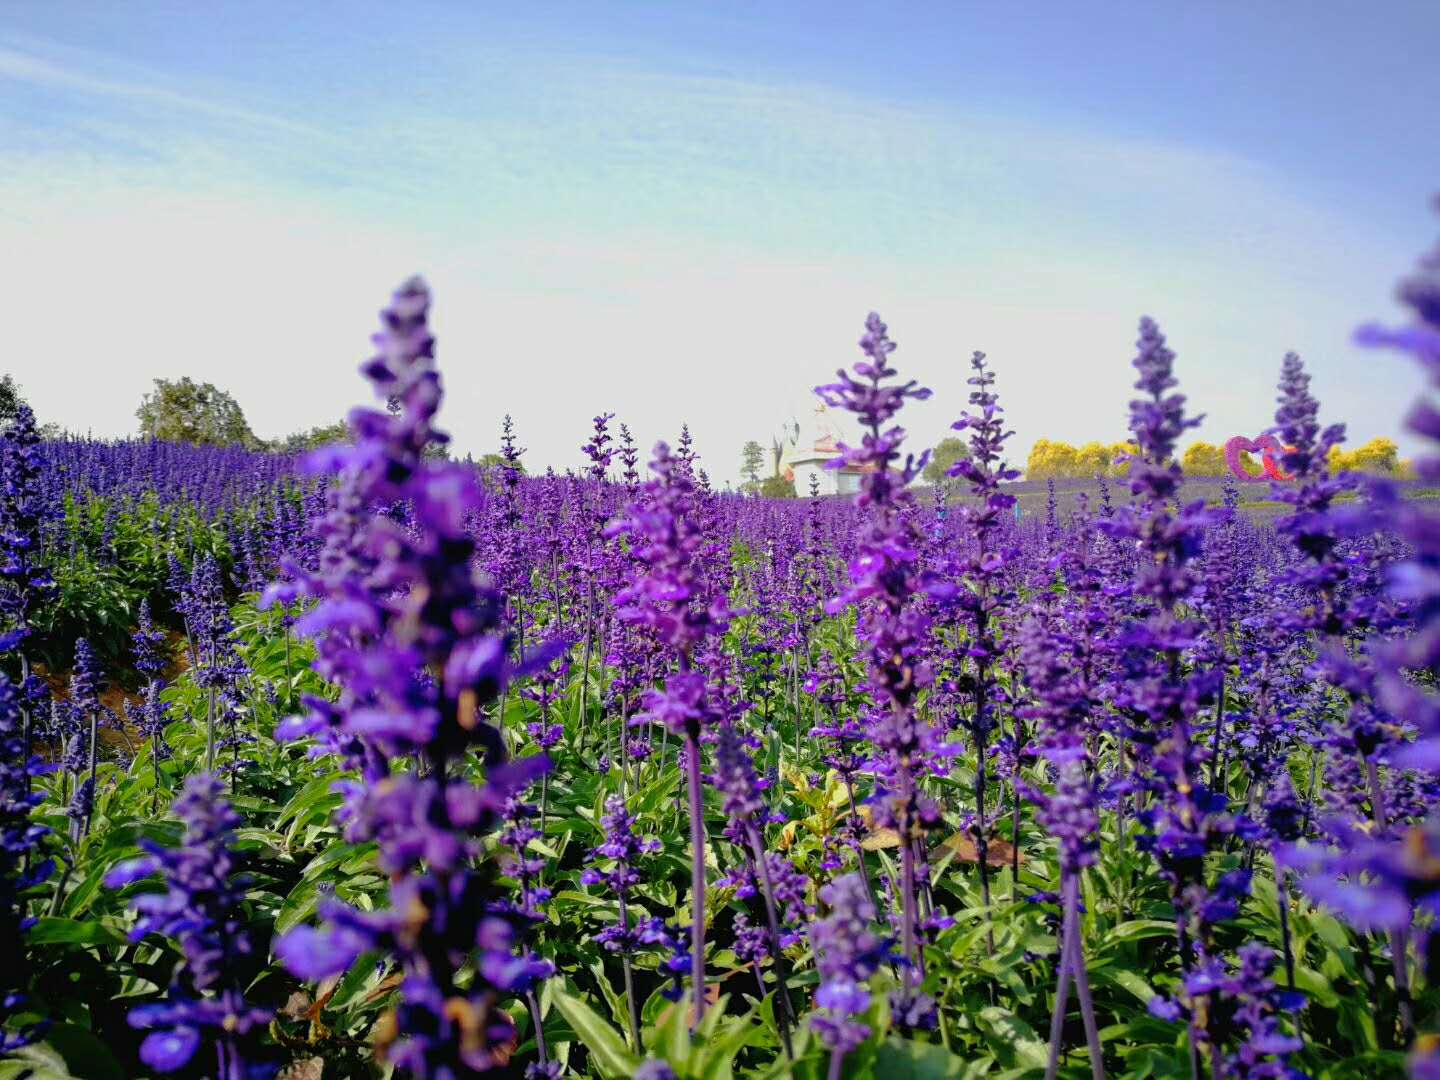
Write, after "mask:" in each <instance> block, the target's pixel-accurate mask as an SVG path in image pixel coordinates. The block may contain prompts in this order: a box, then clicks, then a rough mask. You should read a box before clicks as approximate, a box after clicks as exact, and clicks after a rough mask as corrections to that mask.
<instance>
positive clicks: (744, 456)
mask: <svg viewBox="0 0 1440 1080" xmlns="http://www.w3.org/2000/svg"><path fill="white" fill-rule="evenodd" d="M764 463H765V448H764V447H763V446H761V445H760V444H759V443H758V442H756V441H755V440H754V439H751V440H750V441H749V442H747V443H746V444H745V445H744V446H743V447H741V449H740V475H741V476H743V477H744V478H745V486H747V488H754V487H755V486H756V485H757V484H759V483H760V469H761V467H762V466H763V465H764Z"/></svg>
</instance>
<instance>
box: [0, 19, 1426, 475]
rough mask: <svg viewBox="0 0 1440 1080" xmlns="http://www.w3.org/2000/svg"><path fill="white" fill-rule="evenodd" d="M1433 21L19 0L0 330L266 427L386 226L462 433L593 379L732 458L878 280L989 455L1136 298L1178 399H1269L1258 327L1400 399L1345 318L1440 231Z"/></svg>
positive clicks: (338, 339)
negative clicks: (1157, 327) (1006, 422)
mask: <svg viewBox="0 0 1440 1080" xmlns="http://www.w3.org/2000/svg"><path fill="white" fill-rule="evenodd" d="M1082 7H1083V8H1084V9H1085V10H1082ZM1437 36H1440V6H1437V5H1435V4H1432V3H1416V4H1398V3H1396V4H1385V3H1381V4H1371V5H1365V6H1364V7H1363V8H1362V6H1360V5H1355V4H1345V3H1306V4H1300V3H1284V2H1267V3H1265V4H1258V5H1257V4H1240V3H1219V4H1211V5H1203V6H1202V5H1188V6H1181V5H1155V4H1138V3H1135V4H1132V3H1123V4H1122V3H1113V4H1096V5H1064V4H1058V3H1054V4H1051V3H1035V4H1026V5H994V4H983V5H982V4H960V3H914V4H893V5H877V4H865V5H859V4H853V5H849V4H843V3H831V4H826V5H819V4H809V3H804V4H775V3H771V4H748V3H730V4H724V5H709V4H679V3H648V4H642V3H600V2H594V0H592V2H590V3H574V4H538V3H537V4H527V5H505V6H501V5H489V4H485V5H482V4H468V3H467V4H461V3H454V4H442V3H428V4H426V3H409V4H406V5H381V4H364V3H352V4H326V3H312V4H303V5H302V4H284V5H282V4H269V3H245V4H239V3H236V4H219V3H217V4H207V5H193V4H183V3H173V4H144V3H137V4H126V5H118V4H112V3H96V4H78V3H69V2H63V0H59V2H57V0H46V2H43V3H27V2H24V0H22V2H19V3H16V2H15V0H12V2H11V3H9V4H7V5H6V6H5V7H4V8H3V9H0V289H3V290H4V295H5V296H6V297H7V300H8V301H9V304H8V305H7V306H8V307H9V308H10V310H11V311H12V312H15V313H19V318H18V319H16V318H15V317H14V316H13V315H12V325H11V326H10V327H9V334H8V335H7V336H8V338H9V344H10V348H9V350H7V351H9V353H10V357H9V358H8V359H7V361H6V367H7V369H8V370H12V371H13V372H14V374H15V375H16V377H17V378H18V379H19V380H20V381H21V383H22V385H24V386H25V388H26V389H27V390H28V391H29V393H30V395H31V397H32V399H33V401H34V403H35V404H36V407H37V409H38V411H39V412H40V413H41V415H42V418H53V419H56V420H58V421H60V422H62V423H65V424H67V425H68V426H71V427H74V428H78V429H82V430H83V429H90V430H93V431H95V432H96V433H97V434H119V433H123V432H127V431H129V430H131V429H132V427H133V418H132V417H133V410H134V408H135V405H136V404H138V401H139V398H140V396H141V394H142V393H143V392H144V390H145V389H146V388H147V387H148V385H149V380H150V379H151V378H153V377H155V376H165V377H174V376H178V375H181V374H189V375H192V376H194V377H197V378H204V379H209V380H211V381H214V382H215V383H217V384H218V385H220V386H223V387H225V388H227V389H229V390H231V392H232V393H234V394H235V396H236V397H237V398H238V399H239V400H240V402H241V404H242V405H243V406H244V408H245V410H246V412H247V415H248V416H249V417H250V419H251V423H252V426H253V427H254V428H255V429H256V431H257V432H259V433H260V434H263V435H274V434H281V433H283V432H285V431H288V430H293V429H295V428H298V427H302V426H309V425H311V424H314V423H321V422H326V421H328V420H329V419H331V418H332V417H334V416H335V415H337V414H339V413H341V412H343V411H344V410H345V409H346V408H348V407H349V406H350V405H352V404H354V403H355V402H356V401H357V400H360V399H361V397H362V395H363V388H362V386H361V383H360V381H359V379H358V377H356V376H355V374H354V369H355V364H356V363H357V362H358V361H359V360H360V359H362V358H363V356H364V353H365V348H366V343H367V336H368V333H369V332H370V329H371V326H372V322H373V317H374V311H375V310H376V308H377V307H378V306H379V305H380V304H381V303H382V302H383V300H384V298H385V296H386V294H387V292H388V290H389V288H390V287H391V286H392V285H393V284H394V283H395V282H397V281H398V280H399V279H400V278H402V277H403V276H405V275H406V274H408V273H410V272H412V271H416V270H419V271H422V272H424V273H425V274H426V275H427V276H428V277H429V278H430V280H431V283H432V286H433V287H434V289H435V292H436V297H437V301H436V303H437V307H436V314H435V321H436V325H437V331H438V333H439V335H440V357H441V364H442V370H443V371H444V374H445V377H446V381H447V387H448V389H449V393H450V396H449V399H448V404H447V410H446V420H447V422H448V424H449V426H450V428H451V429H452V430H453V431H454V433H455V435H456V440H457V444H458V445H459V446H460V447H461V448H462V449H471V450H474V451H476V452H482V451H484V450H488V449H491V448H493V446H494V444H495V442H496V441H497V432H498V427H499V420H500V417H501V416H502V415H503V414H504V413H505V412H507V411H508V412H511V413H513V414H514V416H515V418H516V422H517V425H518V427H519V429H520V432H521V434H522V437H523V441H524V443H525V444H526V445H527V446H528V447H529V448H530V453H531V458H532V463H534V464H537V465H544V464H554V465H556V466H557V467H565V466H568V465H574V464H577V463H578V462H579V453H578V445H579V443H580V442H581V441H583V439H584V437H585V435H586V428H587V425H588V418H589V417H590V416H591V415H593V414H594V413H596V412H598V411H602V410H606V411H612V410H613V411H615V412H617V413H618V414H619V415H620V418H621V419H624V420H627V421H629V422H630V424H631V426H632V427H633V428H634V429H635V431H636V433H637V435H638V436H639V437H640V438H641V439H642V440H643V441H645V442H646V443H649V442H651V441H653V440H654V439H655V438H658V437H673V435H674V433H675V432H676V430H677V429H678V427H679V424H680V422H681V421H688V422H689V423H690V425H691V427H692V428H693V429H694V431H695V433H696V436H697V440H698V442H699V445H700V449H701V451H702V453H703V454H704V455H705V456H706V458H707V460H708V464H709V466H710V468H711V470H712V472H713V473H714V474H715V475H716V476H717V477H720V478H731V477H733V476H734V475H735V473H736V471H737V467H738V454H739V447H740V444H741V443H742V442H743V441H744V440H745V439H746V438H751V437H754V438H758V439H760V440H761V441H762V442H763V441H766V439H767V438H768V436H769V434H770V433H771V432H772V431H774V430H776V429H777V428H778V426H779V424H780V423H781V422H782V421H783V420H784V419H785V418H786V416H788V415H789V414H790V413H791V412H797V413H800V414H802V416H803V414H804V413H805V412H806V411H807V410H808V409H809V408H810V403H809V399H808V396H807V395H808V389H809V387H811V386H813V385H814V384H815V383H817V382H820V381H823V380H825V379H826V378H827V377H828V376H829V374H830V373H831V372H832V371H833V370H834V368H835V367H836V366H838V365H840V364H848V363H849V362H851V361H852V360H853V358H854V355H855V349H854V342H855V339H856V338H857V337H858V334H859V329H860V325H861V323H862V321H863V319H864V316H865V313H866V312H867V311H868V310H869V309H870V308H872V307H873V308H877V309H878V310H879V311H880V312H881V313H882V315H883V316H884V317H885V318H886V320H887V321H888V322H889V323H890V325H891V329H892V333H893V336H894V337H895V338H896V339H897V340H898V341H899V342H900V346H901V348H900V351H899V352H898V353H897V354H896V357H895V359H896V361H897V363H898V365H899V366H900V368H901V370H902V372H904V373H905V374H906V375H910V376H914V377H916V378H919V379H920V380H921V381H922V382H924V383H925V384H926V385H929V386H931V387H932V388H934V389H935V391H936V395H935V397H934V398H933V399H932V400H931V401H930V402H928V403H925V404H924V405H921V406H918V407H916V408H915V409H914V410H913V413H912V414H911V415H909V416H908V417H907V426H908V427H909V428H910V430H911V431H912V432H913V434H914V437H915V439H916V442H917V443H920V444H927V443H930V442H933V441H934V440H935V439H938V438H939V437H940V436H941V435H942V434H944V432H945V429H946V427H947V425H948V424H949V422H950V421H951V420H952V419H953V418H954V417H955V416H956V415H957V414H958V413H959V412H960V411H961V410H962V409H963V408H964V394H965V392H966V387H965V385H964V379H965V376H966V370H965V364H966V362H967V360H968V357H969V354H970V352H971V350H972V349H976V348H979V349H984V350H985V351H987V352H988V353H989V354H990V356H991V358H992V360H993V362H994V366H995V368H996V370H997V372H998V374H999V379H1000V381H999V390H1000V392H1001V395H1002V402H1003V403H1004V404H1005V405H1006V406H1007V409H1008V413H1009V417H1010V420H1011V423H1012V425H1013V426H1014V427H1015V429H1016V431H1017V435H1016V439H1015V442H1014V448H1015V456H1016V457H1018V458H1020V459H1022V460H1023V457H1024V453H1025V451H1026V450H1027V449H1028V447H1029V444H1030V443H1031V442H1033V440H1034V439H1036V438H1039V437H1048V438H1062V439H1069V440H1072V441H1082V440H1088V439H1092V438H1095V439H1106V440H1113V439H1119V438H1121V437H1122V436H1123V434H1124V431H1123V425H1124V417H1125V403H1126V401H1127V400H1128V398H1129V396H1130V394H1129V383H1130V382H1131V381H1132V373H1131V370H1130V368H1129V366H1128V364H1129V359H1130V357H1131V355H1132V352H1133V347H1132V342H1133V339H1134V336H1135V322H1136V320H1137V318H1138V317H1139V316H1140V315H1141V314H1150V315H1153V316H1154V317H1156V318H1157V319H1158V320H1159V321H1160V323H1161V326H1162V327H1163V328H1164V329H1165V331H1166V332H1167V333H1168V334H1169V336H1170V339H1171V343H1172V345H1173V346H1174V348H1175V349H1176V351H1177V353H1178V354H1179V361H1178V374H1179V376H1180V379H1181V385H1182V389H1183V390H1184V391H1185V392H1187V393H1188V394H1189V395H1190V398H1191V400H1192V403H1193V405H1194V406H1195V407H1196V408H1197V409H1198V410H1202V411H1205V412H1206V413H1207V414H1208V415H1209V420H1208V421H1207V424H1206V426H1205V428H1204V429H1202V432H1201V435H1202V437H1206V438H1209V439H1212V440H1213V441H1221V440H1223V439H1224V438H1226V437H1228V436H1229V435H1232V434H1239V433H1244V434H1254V433H1257V432H1258V431H1259V430H1261V429H1262V428H1263V427H1265V426H1266V425H1267V424H1268V422H1269V417H1270V414H1271V412H1272V411H1273V404H1272V398H1273V389H1272V387H1273V384H1274V380H1275V374H1276V372H1277V370H1278V367H1279V361H1280V357H1281V355H1282V354H1283V353H1284V351H1285V350H1287V349H1291V348H1293V349H1296V350H1298V351H1300V352H1301V354H1302V355H1304V356H1305V358H1306V360H1307V362H1308V363H1309V365H1310V366H1311V368H1312V369H1313V371H1314V373H1315V386H1316V389H1317V391H1318V393H1319V395H1320V397H1321V400H1322V402H1323V403H1324V405H1325V415H1326V416H1327V417H1328V418H1331V419H1340V420H1345V421H1347V422H1349V424H1350V426H1351V430H1352V435H1353V437H1354V438H1356V439H1358V440H1363V439H1366V438H1369V437H1371V436H1374V435H1382V434H1383V435H1391V436H1395V435H1398V434H1399V426H1400V425H1399V419H1398V418H1399V415H1400V413H1401V412H1402V411H1403V409H1404V407H1405V405H1406V403H1407V402H1408V401H1409V400H1410V399H1411V398H1412V397H1413V396H1414V395H1415V393H1416V392H1417V390H1418V386H1419V380H1418V379H1417V377H1416V373H1414V372H1413V371H1411V370H1409V369H1407V368H1406V367H1405V364H1404V361H1403V360H1400V359H1396V358H1395V357H1393V356H1390V355H1387V354H1378V353H1368V352H1365V351H1362V350H1357V349H1355V348H1353V347H1352V346H1351V345H1350V344H1349V342H1348V337H1349V331H1350V329H1351V327H1352V326H1353V325H1354V324H1356V323H1357V322H1359V321H1361V320H1364V319H1367V318H1370V317H1375V316H1380V317H1393V315H1394V307H1393V305H1392V303H1391V301H1390V293H1391V288H1392V284H1393V282H1394V280H1395V278H1396V277H1397V276H1399V275H1400V274H1401V273H1402V272H1404V271H1405V270H1406V269H1407V268H1408V267H1409V266H1410V264H1411V263H1412V261H1413V259H1414V257H1415V256H1416V255H1417V254H1418V253H1419V252H1420V251H1421V250H1422V249H1423V248H1425V247H1426V246H1427V245H1428V243H1429V241H1430V239H1431V238H1432V237H1433V235H1434V233H1435V231H1436V224H1437V222H1436V219H1435V218H1434V217H1433V216H1432V215H1431V214H1430V212H1429V210H1428V199H1429V196H1430V194H1431V193H1432V192H1433V191H1434V190H1436V189H1437V188H1440V140H1436V139H1435V138H1434V137H1433V102H1434V101H1436V100H1437V99H1440V69H1437V68H1436V67H1435V65H1434V64H1433V58H1432V56H1431V55H1430V54H1428V53H1427V51H1426V50H1427V48H1428V47H1433V42H1434V41H1435V40H1437Z"/></svg>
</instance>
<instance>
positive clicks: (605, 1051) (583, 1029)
mask: <svg viewBox="0 0 1440 1080" xmlns="http://www.w3.org/2000/svg"><path fill="white" fill-rule="evenodd" d="M555 1007H556V1008H557V1009H559V1010H560V1015H561V1016H563V1017H565V1021H566V1023H568V1024H569V1025H570V1026H571V1028H573V1029H574V1031H575V1034H576V1035H578V1036H579V1037H580V1041H581V1042H582V1043H584V1045H585V1049H586V1050H588V1051H589V1052H590V1057H591V1060H593V1061H594V1062H595V1064H596V1065H597V1066H599V1068H600V1071H601V1073H602V1074H604V1075H605V1076H616V1077H624V1076H630V1075H631V1074H633V1073H634V1072H635V1069H636V1068H637V1067H638V1066H639V1064H640V1060H639V1058H637V1057H636V1056H635V1055H634V1054H632V1053H630V1051H629V1050H628V1049H626V1047H625V1040H624V1039H622V1038H621V1037H620V1034H619V1033H618V1032H617V1031H616V1030H615V1029H614V1028H612V1027H611V1026H610V1025H609V1024H607V1023H606V1022H605V1021H604V1020H602V1019H601V1018H600V1015H599V1014H598V1013H597V1012H596V1011H595V1010H594V1009H592V1008H590V1006H589V1005H587V1004H585V1002H584V1001H582V1000H581V999H580V998H578V997H573V996H572V995H571V994H569V993H568V992H567V991H565V990H561V989H559V988H558V987H557V988H556V989H555Z"/></svg>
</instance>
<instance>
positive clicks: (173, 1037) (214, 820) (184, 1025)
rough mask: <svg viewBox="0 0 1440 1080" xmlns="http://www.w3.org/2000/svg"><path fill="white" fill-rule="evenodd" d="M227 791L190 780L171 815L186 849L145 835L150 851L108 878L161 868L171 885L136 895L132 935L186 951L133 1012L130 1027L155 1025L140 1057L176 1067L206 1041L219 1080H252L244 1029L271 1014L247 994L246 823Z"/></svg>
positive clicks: (115, 880) (116, 880) (203, 777)
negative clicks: (240, 865) (241, 857)
mask: <svg viewBox="0 0 1440 1080" xmlns="http://www.w3.org/2000/svg"><path fill="white" fill-rule="evenodd" d="M223 790H224V789H223V787H222V786H221V784H220V781H219V780H217V779H216V778H215V777H213V776H210V775H209V774H205V773H202V774H199V775H196V776H193V777H191V778H190V779H189V780H188V781H187V782H186V784H185V790H184V791H183V792H182V794H181V795H180V797H179V798H178V799H177V800H176V801H175V808H174V809H175V814H176V816H177V817H179V818H180V819H181V821H183V822H184V823H185V835H184V839H183V841H182V843H181V846H180V847H178V848H166V847H162V846H161V845H159V844H156V843H153V842H151V841H142V842H141V846H142V847H143V848H144V849H145V850H146V851H147V852H148V853H149V854H147V855H145V856H142V857H141V858H138V859H133V860H131V861H129V862H125V863H121V864H119V865H118V866H116V867H115V868H114V869H113V870H111V871H110V873H109V874H107V875H106V878H105V884H106V885H108V886H109V887H110V888H112V889H118V888H122V887H124V886H126V885H131V884H133V883H135V882H137V881H142V880H144V879H146V878H149V877H151V876H153V875H155V874H159V875H161V876H162V877H163V878H164V880H165V884H166V891H165V892H163V893H144V894H142V895H140V896H138V897H136V898H135V900H134V901H133V902H132V907H133V908H134V909H135V911H136V912H137V913H138V914H139V916H140V918H139V920H138V921H137V922H136V924H135V928H134V929H133V930H132V931H131V933H130V939H131V940H132V941H135V942H139V941H140V940H142V939H143V938H145V937H146V936H147V935H149V934H158V935H160V936H162V937H169V938H173V939H175V941H176V943H177V944H178V945H179V946H180V950H181V952H182V953H183V955H184V963H183V964H182V965H181V967H180V968H179V969H177V971H176V974H175V978H174V981H173V982H172V983H171V985H170V990H169V993H168V995H167V998H166V1000H165V1001H163V1002H161V1003H158V1004H153V1005H141V1006H139V1007H138V1008H135V1009H132V1010H131V1011H130V1017H129V1019H130V1023H131V1025H132V1026H134V1027H137V1028H144V1029H153V1030H151V1033H150V1034H149V1035H147V1036H146V1037H145V1041H144V1042H143V1043H142V1044H141V1047H140V1058H141V1060H143V1061H144V1062H145V1064H147V1065H149V1066H150V1067H151V1068H153V1069H155V1070H157V1071H159V1072H165V1073H169V1072H176V1071H178V1070H180V1069H183V1068H184V1067H185V1066H187V1065H188V1064H189V1063H190V1061H191V1060H192V1059H193V1058H194V1057H195V1055H196V1053H198V1052H199V1050H200V1048H201V1047H202V1046H204V1045H207V1044H208V1045H209V1046H210V1047H211V1048H212V1049H213V1051H214V1054H215V1061H216V1064H215V1066H214V1068H215V1072H214V1074H213V1075H214V1076H216V1077H217V1078H218V1080H249V1078H250V1077H252V1076H254V1075H255V1072H254V1067H255V1066H254V1063H253V1062H247V1057H248V1055H247V1054H246V1053H245V1052H244V1046H243V1043H244V1041H245V1036H246V1035H248V1034H249V1033H250V1032H251V1031H254V1030H257V1029H258V1030H262V1031H263V1030H264V1025H265V1024H266V1023H268V1021H269V1019H270V1015H271V1014H270V1012H269V1011H268V1010H265V1009H260V1008H256V1007H255V1006H252V1005H250V1004H249V1003H248V1002H246V1001H245V998H244V995H243V993H242V990H243V987H244V981H243V980H244V974H243V973H244V971H245V968H246V964H247V961H248V958H249V956H250V954H251V943H250V938H249V936H248V934H247V933H246V931H245V917H244V912H243V911H242V901H243V899H244V896H245V889H246V879H245V877H244V876H243V875H242V874H239V873H237V872H236V857H235V853H234V844H235V830H236V829H237V828H239V826H240V825H241V824H242V821H241V818H240V815H239V814H237V813H236V812H235V810H234V809H233V808H232V807H231V806H230V804H229V803H227V802H226V801H225V799H224V798H223Z"/></svg>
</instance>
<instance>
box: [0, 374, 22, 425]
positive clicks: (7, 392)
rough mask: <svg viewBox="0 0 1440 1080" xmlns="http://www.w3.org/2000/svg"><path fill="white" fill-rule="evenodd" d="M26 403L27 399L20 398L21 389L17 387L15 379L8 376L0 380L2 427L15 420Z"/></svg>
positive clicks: (0, 416) (0, 418) (0, 420)
mask: <svg viewBox="0 0 1440 1080" xmlns="http://www.w3.org/2000/svg"><path fill="white" fill-rule="evenodd" d="M24 402H25V399H24V398H23V397H21V396H20V387H18V386H16V385H15V377H14V376H13V375H6V376H4V377H3V378H0V425H3V424H8V423H10V421H11V420H14V419H15V414H16V413H17V412H18V411H19V410H20V406H21V405H22V404H24Z"/></svg>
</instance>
